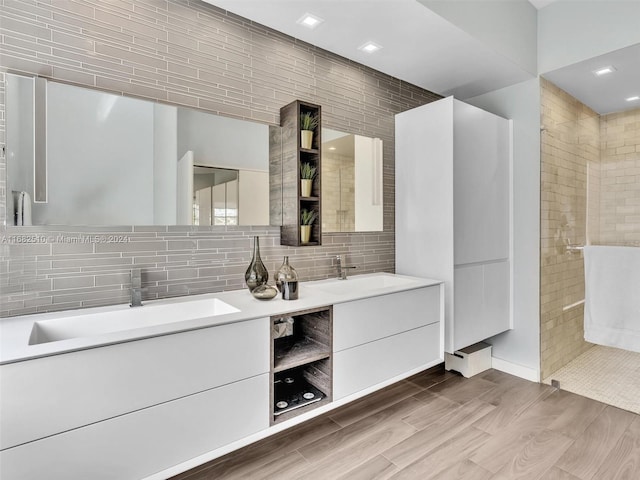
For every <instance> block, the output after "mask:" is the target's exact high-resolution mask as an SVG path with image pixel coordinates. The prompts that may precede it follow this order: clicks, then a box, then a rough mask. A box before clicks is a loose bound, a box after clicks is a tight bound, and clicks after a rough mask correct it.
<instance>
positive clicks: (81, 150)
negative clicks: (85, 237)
mask: <svg viewBox="0 0 640 480" xmlns="http://www.w3.org/2000/svg"><path fill="white" fill-rule="evenodd" d="M6 77H7V78H6V81H7V89H6V117H7V197H8V198H7V205H8V209H7V211H8V212H9V215H8V218H7V223H8V224H13V225H29V224H32V225H99V226H114V225H176V224H178V225H268V224H269V128H277V127H269V126H268V125H265V124H260V123H255V122H249V121H243V120H236V119H232V118H227V117H222V116H218V115H213V114H210V113H205V112H201V111H198V110H194V109H189V108H183V107H176V106H171V105H164V104H159V103H156V102H151V101H145V100H140V99H135V98H130V97H124V96H121V95H114V94H110V93H105V92H101V91H97V90H92V89H88V88H80V87H75V86H71V85H66V84H62V83H56V82H50V81H46V80H43V79H39V78H33V77H23V76H19V75H12V74H7V76H6ZM12 212H13V218H11V217H12Z"/></svg>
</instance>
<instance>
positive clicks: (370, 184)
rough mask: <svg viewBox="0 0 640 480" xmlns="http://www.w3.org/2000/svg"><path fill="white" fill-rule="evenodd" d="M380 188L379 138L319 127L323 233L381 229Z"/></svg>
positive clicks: (381, 206)
mask: <svg viewBox="0 0 640 480" xmlns="http://www.w3.org/2000/svg"><path fill="white" fill-rule="evenodd" d="M382 189H383V187H382V140H380V139H379V138H370V137H365V136H362V135H354V134H350V133H345V132H340V131H336V130H332V129H329V128H323V129H322V229H323V232H371V231H382V229H383V215H384V214H383V191H382Z"/></svg>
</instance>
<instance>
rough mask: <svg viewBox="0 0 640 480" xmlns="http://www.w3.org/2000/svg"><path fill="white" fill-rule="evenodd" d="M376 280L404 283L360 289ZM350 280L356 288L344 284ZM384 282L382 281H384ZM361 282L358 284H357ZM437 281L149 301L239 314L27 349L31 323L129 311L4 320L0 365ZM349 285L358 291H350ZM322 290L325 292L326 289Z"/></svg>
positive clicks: (310, 286)
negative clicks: (214, 306) (202, 303)
mask: <svg viewBox="0 0 640 480" xmlns="http://www.w3.org/2000/svg"><path fill="white" fill-rule="evenodd" d="M373 277H378V278H377V279H378V280H379V279H380V278H381V277H385V278H386V279H394V278H395V279H404V280H405V281H403V282H402V283H401V284H397V285H396V284H393V282H390V283H391V285H380V283H384V282H374V287H373V288H368V289H363V288H362V286H361V285H362V283H363V281H364V282H366V279H373ZM352 280H356V281H355V282H352V283H351V284H350V283H349V282H350V281H352ZM383 280H384V279H383ZM359 282H360V283H359ZM441 283H442V281H440V280H433V279H427V278H417V277H409V276H405V275H394V274H390V273H375V274H366V275H354V276H352V277H350V279H348V280H342V281H339V280H335V279H329V280H320V281H315V282H302V283H300V285H299V286H298V289H299V293H298V300H291V301H287V300H282V299H281V297H280V295H278V296H276V298H274V299H273V300H268V301H263V300H257V299H255V298H254V297H253V296H252V295H251V293H250V292H249V290H247V289H243V290H232V291H228V292H219V293H209V294H204V295H191V296H185V297H175V298H170V299H162V300H153V301H147V302H144V305H143V306H142V307H136V308H141V309H144V308H145V305H148V306H151V305H154V306H161V305H176V304H179V303H181V302H185V303H188V302H193V301H199V300H206V299H213V298H217V299H219V300H222V301H223V302H225V303H227V304H229V305H231V306H233V307H235V308H236V309H238V310H239V311H237V312H234V313H226V314H223V315H217V316H209V317H203V318H195V319H189V320H180V321H176V322H170V323H163V324H160V325H151V326H145V327H138V328H133V329H120V330H118V331H112V332H108V333H101V334H96V335H92V336H81V337H76V338H69V339H65V340H57V341H50V342H46V343H39V344H34V345H29V338H30V335H31V331H32V329H33V325H34V323H35V322H45V321H48V320H56V319H63V318H72V317H79V316H82V317H87V319H86V321H91V315H95V314H100V313H104V312H117V311H121V310H122V311H130V309H131V307H129V305H128V304H127V305H114V306H108V307H98V308H87V309H79V310H66V311H61V312H51V313H43V314H36V315H24V316H20V317H9V318H4V319H0V364H5V363H12V362H18V361H22V360H28V359H34V358H38V357H43V356H49V355H57V354H61V353H66V352H71V351H75V350H82V349H87V348H95V347H100V346H104V345H109V344H114V343H121V342H128V341H133V340H140V339H143V338H149V337H156V336H159V335H168V334H172V333H177V332H182V331H187V330H194V329H199V328H206V327H211V326H215V325H224V324H229V323H235V322H242V321H246V320H252V319H255V318H262V317H270V316H274V315H282V314H286V313H289V312H296V311H299V310H306V309H310V308H316V307H321V306H324V305H334V304H338V303H343V302H350V301H353V300H359V299H362V298H368V297H375V296H379V295H386V294H390V293H396V292H401V291H404V290H413V289H416V288H422V287H428V286H433V285H439V284H441ZM350 285H353V286H356V285H359V286H358V288H351V287H350ZM327 286H328V287H329V288H327Z"/></svg>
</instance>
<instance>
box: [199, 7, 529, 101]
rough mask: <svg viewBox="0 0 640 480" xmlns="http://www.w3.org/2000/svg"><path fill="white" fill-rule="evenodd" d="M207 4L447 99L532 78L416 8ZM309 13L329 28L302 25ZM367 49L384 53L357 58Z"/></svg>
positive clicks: (432, 14)
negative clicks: (373, 47)
mask: <svg viewBox="0 0 640 480" xmlns="http://www.w3.org/2000/svg"><path fill="white" fill-rule="evenodd" d="M205 1H206V2H208V3H211V4H213V5H216V6H218V7H221V8H224V9H225V10H228V11H230V12H232V13H235V14H237V15H240V16H241V17H244V18H248V19H250V20H253V21H255V22H257V23H260V24H262V25H265V26H267V27H270V28H273V29H274V30H278V31H280V32H283V33H285V34H287V35H291V36H292V37H295V38H298V39H300V40H303V41H305V42H308V43H310V44H312V45H315V46H318V47H320V48H323V49H325V50H328V51H330V52H333V53H336V54H338V55H340V56H342V57H345V58H348V59H350V60H353V61H356V62H358V63H361V64H363V65H366V66H368V67H371V68H373V69H375V70H378V71H380V72H383V73H386V74H387V75H391V76H393V77H396V78H399V79H401V80H404V81H406V82H409V83H412V84H414V85H417V86H420V87H422V88H425V89H427V90H430V91H432V92H436V93H439V94H441V95H444V96H448V95H455V96H456V97H457V98H460V99H465V98H470V97H473V96H475V95H479V94H482V93H486V92H489V91H492V90H496V89H498V88H502V87H505V86H508V85H513V84H514V83H518V82H521V81H524V80H527V79H529V78H531V74H530V73H528V72H525V71H524V70H523V69H521V68H520V67H519V66H517V65H515V64H514V63H513V62H512V61H510V60H508V59H507V58H505V57H504V56H502V55H500V54H498V53H496V52H495V51H494V50H492V49H491V48H489V47H487V46H486V45H484V44H482V43H481V42H479V41H478V40H476V39H475V38H473V37H472V36H471V35H469V34H468V33H466V32H465V31H463V30H462V29H460V28H458V27H456V26H455V25H453V24H452V23H450V22H448V21H447V20H445V19H443V18H442V17H440V16H439V15H436V14H435V13H434V12H432V11H431V10H429V9H428V8H426V7H424V6H423V5H422V4H420V3H419V2H417V1H416V0H339V1H338V0H205ZM306 12H308V13H311V14H313V15H316V16H318V17H320V18H322V19H324V22H323V23H322V24H320V25H319V26H318V27H316V28H315V29H313V30H310V29H309V28H307V27H304V26H302V25H299V24H297V23H296V21H297V20H298V19H299V18H300V17H301V16H302V15H304V14H305V13H306ZM367 41H374V42H375V43H377V44H379V45H381V46H382V47H383V48H382V50H380V51H378V52H376V53H373V54H368V53H365V52H362V51H360V50H358V47H359V46H361V45H362V44H364V43H365V42H367Z"/></svg>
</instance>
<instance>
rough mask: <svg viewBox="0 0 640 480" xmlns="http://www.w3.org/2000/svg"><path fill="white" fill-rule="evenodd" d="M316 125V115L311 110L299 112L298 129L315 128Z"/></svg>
mask: <svg viewBox="0 0 640 480" xmlns="http://www.w3.org/2000/svg"><path fill="white" fill-rule="evenodd" d="M317 126H318V115H316V114H315V113H313V112H304V113H301V114H300V130H315V129H316V127H317Z"/></svg>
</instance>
